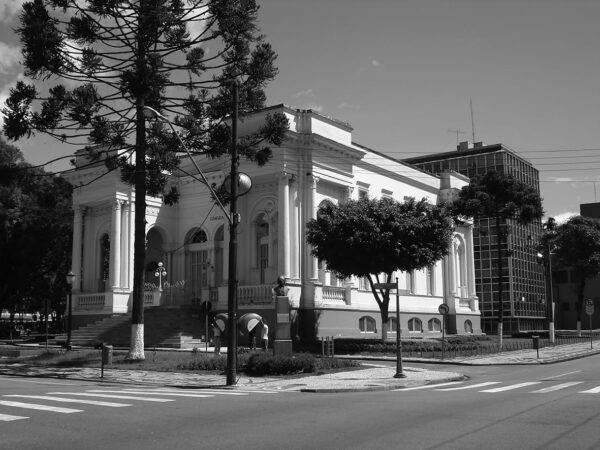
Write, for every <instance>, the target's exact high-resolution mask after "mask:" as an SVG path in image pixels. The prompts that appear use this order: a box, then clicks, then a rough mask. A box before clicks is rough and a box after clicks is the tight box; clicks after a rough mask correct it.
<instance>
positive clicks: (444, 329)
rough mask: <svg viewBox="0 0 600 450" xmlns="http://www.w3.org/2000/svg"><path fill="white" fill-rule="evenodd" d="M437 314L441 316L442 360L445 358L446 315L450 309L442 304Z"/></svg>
mask: <svg viewBox="0 0 600 450" xmlns="http://www.w3.org/2000/svg"><path fill="white" fill-rule="evenodd" d="M438 311H439V313H440V314H441V315H442V359H444V357H445V356H446V355H445V353H446V314H448V313H449V312H450V307H449V306H448V305H446V304H445V303H442V304H441V305H440V306H439V307H438Z"/></svg>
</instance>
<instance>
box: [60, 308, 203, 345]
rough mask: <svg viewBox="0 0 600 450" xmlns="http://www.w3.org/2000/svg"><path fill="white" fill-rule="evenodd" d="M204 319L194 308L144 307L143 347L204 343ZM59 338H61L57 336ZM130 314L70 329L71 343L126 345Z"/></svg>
mask: <svg viewBox="0 0 600 450" xmlns="http://www.w3.org/2000/svg"><path fill="white" fill-rule="evenodd" d="M203 336H204V320H201V318H200V314H199V312H198V310H197V309H192V308H165V307H158V308H147V309H145V310H144V346H145V347H146V348H152V347H160V348H181V349H183V348H194V347H199V346H201V345H205V341H204V340H202V337H203ZM58 339H61V340H64V339H65V337H63V336H61V337H60V338H58ZM130 342H131V316H130V315H129V314H120V315H114V316H111V317H107V318H104V319H102V320H99V321H97V322H95V323H91V324H88V325H86V326H84V327H81V328H78V329H76V330H73V331H72V333H71V345H73V346H79V347H94V346H97V345H99V344H101V343H105V344H107V345H112V346H113V347H129V346H130Z"/></svg>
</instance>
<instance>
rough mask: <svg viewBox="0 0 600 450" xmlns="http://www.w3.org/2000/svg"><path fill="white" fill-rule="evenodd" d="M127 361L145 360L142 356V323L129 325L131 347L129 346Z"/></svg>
mask: <svg viewBox="0 0 600 450" xmlns="http://www.w3.org/2000/svg"><path fill="white" fill-rule="evenodd" d="M127 359H133V360H143V359H146V356H145V355H144V324H143V323H132V324H131V345H130V346H129V354H128V355H127Z"/></svg>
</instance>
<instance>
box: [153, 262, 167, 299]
mask: <svg viewBox="0 0 600 450" xmlns="http://www.w3.org/2000/svg"><path fill="white" fill-rule="evenodd" d="M154 276H155V277H156V278H158V292H162V277H166V276H167V271H166V269H165V267H164V265H163V263H162V262H159V263H158V265H157V266H156V272H154Z"/></svg>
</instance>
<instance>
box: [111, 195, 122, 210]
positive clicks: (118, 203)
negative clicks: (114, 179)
mask: <svg viewBox="0 0 600 450" xmlns="http://www.w3.org/2000/svg"><path fill="white" fill-rule="evenodd" d="M124 204H125V200H121V199H120V198H117V199H115V202H114V204H113V207H114V208H115V209H121V206H123V205H124Z"/></svg>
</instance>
